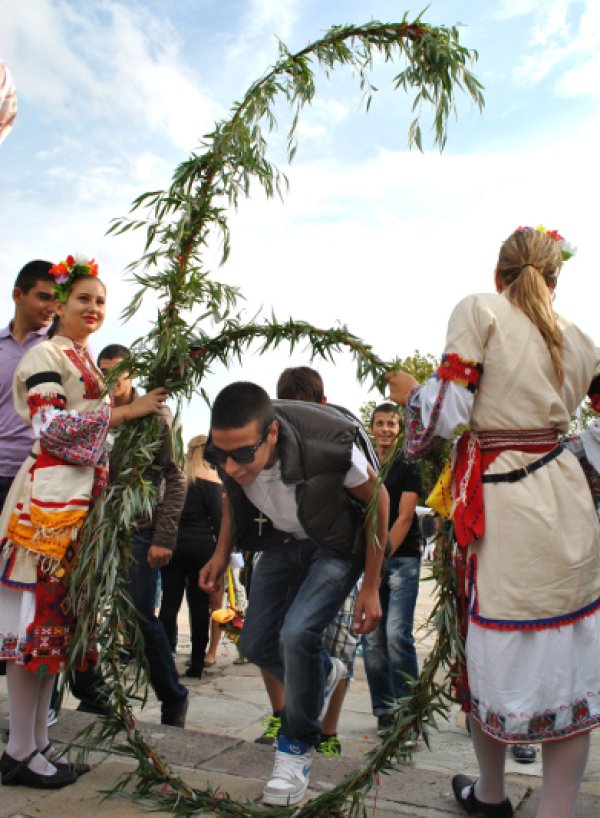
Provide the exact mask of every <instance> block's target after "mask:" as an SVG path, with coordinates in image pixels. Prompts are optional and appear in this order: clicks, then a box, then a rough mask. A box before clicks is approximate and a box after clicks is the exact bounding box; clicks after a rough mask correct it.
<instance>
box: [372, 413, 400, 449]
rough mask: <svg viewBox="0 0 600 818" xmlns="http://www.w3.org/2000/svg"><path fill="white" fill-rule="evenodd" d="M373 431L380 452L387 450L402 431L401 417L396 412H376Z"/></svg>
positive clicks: (376, 446)
mask: <svg viewBox="0 0 600 818" xmlns="http://www.w3.org/2000/svg"><path fill="white" fill-rule="evenodd" d="M371 432H372V434H373V438H374V440H375V448H376V449H377V451H378V452H385V451H387V449H389V448H390V446H392V445H393V443H394V441H395V440H396V438H397V437H398V435H399V433H400V419H399V417H398V415H397V414H396V413H395V412H376V413H375V417H374V418H373V425H372V426H371Z"/></svg>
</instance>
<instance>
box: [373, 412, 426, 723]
mask: <svg viewBox="0 0 600 818" xmlns="http://www.w3.org/2000/svg"><path fill="white" fill-rule="evenodd" d="M399 432H400V416H399V414H398V410H397V408H396V406H395V405H394V404H392V403H383V404H381V405H380V406H377V407H376V408H375V409H374V410H373V414H372V416H371V433H372V435H373V438H374V440H375V449H376V451H377V455H378V457H379V460H380V461H381V463H382V464H385V463H386V459H387V456H388V455H389V454H390V453H391V452H392V451H393V444H394V442H395V440H396V438H397V436H398V434H399ZM384 483H385V487H386V489H387V490H388V494H389V496H390V518H389V540H390V543H391V549H392V550H391V555H390V556H389V557H388V558H387V559H386V560H385V564H384V570H383V577H382V580H381V587H380V592H379V593H380V600H381V608H382V612H383V616H382V618H381V621H380V623H379V625H378V627H377V628H376V630H374V631H373V632H372V633H369V634H367V635H366V636H365V637H364V659H365V668H366V672H367V680H368V682H369V690H370V692H371V705H372V708H373V714H374V715H375V716H376V717H377V723H378V730H379V732H383V731H385V729H386V728H387V727H389V725H390V723H391V720H392V711H393V703H394V699H399V698H402V697H404V696H408V695H409V694H410V688H409V687H408V685H407V683H406V681H405V679H404V678H403V677H402V676H401V675H400V674H401V673H405V674H408V675H409V676H411V677H413V678H416V677H417V676H418V675H419V667H418V664H417V653H416V650H415V640H414V637H413V620H414V612H415V604H416V601H417V594H418V591H419V572H420V566H421V532H420V527H419V521H418V518H417V515H416V513H415V511H416V507H417V503H418V501H419V497H420V495H421V493H422V483H421V470H420V467H419V465H418V463H411V462H409V461H408V460H407V459H406V458H405V457H404V455H403V454H398V455H397V456H396V458H395V459H394V461H393V463H392V464H391V466H390V468H389V471H388V473H387V476H386V478H385V480H384Z"/></svg>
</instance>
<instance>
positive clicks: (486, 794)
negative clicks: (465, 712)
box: [471, 718, 506, 804]
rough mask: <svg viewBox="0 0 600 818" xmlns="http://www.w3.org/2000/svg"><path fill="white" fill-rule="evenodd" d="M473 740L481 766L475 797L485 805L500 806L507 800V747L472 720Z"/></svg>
mask: <svg viewBox="0 0 600 818" xmlns="http://www.w3.org/2000/svg"><path fill="white" fill-rule="evenodd" d="M471 738H472V739H473V748H474V750H475V755H476V756H477V763H478V764H479V778H478V779H477V783H476V785H475V795H476V797H477V798H478V799H479V800H480V801H483V802H484V803H485V804H499V803H501V802H502V801H504V799H505V798H506V792H505V789H504V762H505V759H506V745H505V744H502V743H501V742H499V741H496V739H493V738H492V737H491V736H489V735H488V734H487V733H484V732H483V730H482V729H481V727H480V726H479V722H477V721H476V720H475V719H473V718H472V719H471Z"/></svg>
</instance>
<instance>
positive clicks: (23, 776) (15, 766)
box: [0, 750, 77, 790]
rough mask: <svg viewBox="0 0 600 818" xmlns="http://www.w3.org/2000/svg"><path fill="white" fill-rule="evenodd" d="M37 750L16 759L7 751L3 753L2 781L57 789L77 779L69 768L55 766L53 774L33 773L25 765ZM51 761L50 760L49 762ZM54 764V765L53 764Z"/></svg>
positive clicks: (0, 768)
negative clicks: (25, 756)
mask: <svg viewBox="0 0 600 818" xmlns="http://www.w3.org/2000/svg"><path fill="white" fill-rule="evenodd" d="M37 752H38V751H37V750H34V751H33V753H30V754H29V755H28V756H27V758H24V759H23V760H22V761H18V760H17V759H16V758H12V756H9V755H8V753H4V754H3V756H2V758H0V772H1V773H2V783H3V784H4V785H7V784H12V785H15V786H16V785H18V784H21V785H22V786H23V787H33V788H34V789H38V790H57V789H59V788H60V787H66V786H67V785H68V784H74V783H75V782H76V781H77V775H76V774H75V773H74V772H73V771H72V770H69V769H60V768H59V767H57V768H56V772H55V773H54V774H53V775H42V774H41V773H34V771H33V770H30V769H29V767H28V766H27V765H28V764H29V762H30V761H31V759H32V758H33V757H34V756H35V755H37ZM50 763H52V762H50ZM55 766H56V765H55Z"/></svg>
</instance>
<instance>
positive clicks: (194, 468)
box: [185, 435, 210, 480]
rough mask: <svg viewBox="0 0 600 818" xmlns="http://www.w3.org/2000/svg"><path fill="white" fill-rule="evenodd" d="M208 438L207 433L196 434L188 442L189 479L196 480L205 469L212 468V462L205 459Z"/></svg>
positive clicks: (187, 467)
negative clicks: (205, 446)
mask: <svg viewBox="0 0 600 818" xmlns="http://www.w3.org/2000/svg"><path fill="white" fill-rule="evenodd" d="M207 440H208V438H207V437H206V435H196V437H193V438H192V439H191V440H190V442H189V443H188V448H187V453H186V456H185V472H186V474H187V478H188V480H194V478H195V477H196V476H197V475H198V473H199V472H200V471H201V470H202V469H203V468H205V469H210V464H209V463H207V462H206V460H205V459H204V445H205V443H206V441H207Z"/></svg>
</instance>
